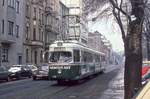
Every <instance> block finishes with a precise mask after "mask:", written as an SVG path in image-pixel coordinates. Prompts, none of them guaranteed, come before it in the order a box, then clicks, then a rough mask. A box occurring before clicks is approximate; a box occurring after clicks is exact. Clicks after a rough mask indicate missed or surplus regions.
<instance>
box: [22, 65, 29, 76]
mask: <svg viewBox="0 0 150 99" xmlns="http://www.w3.org/2000/svg"><path fill="white" fill-rule="evenodd" d="M27 74H28V73H27V68H26V67H25V66H22V67H21V76H22V77H26V76H27Z"/></svg>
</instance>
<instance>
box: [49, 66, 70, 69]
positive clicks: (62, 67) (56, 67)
mask: <svg viewBox="0 0 150 99" xmlns="http://www.w3.org/2000/svg"><path fill="white" fill-rule="evenodd" d="M49 69H70V66H50V67H49Z"/></svg>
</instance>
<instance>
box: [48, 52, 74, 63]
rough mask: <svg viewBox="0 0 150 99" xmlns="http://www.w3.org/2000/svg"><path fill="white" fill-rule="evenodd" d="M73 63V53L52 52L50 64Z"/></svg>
mask: <svg viewBox="0 0 150 99" xmlns="http://www.w3.org/2000/svg"><path fill="white" fill-rule="evenodd" d="M71 61H72V54H71V52H64V51H61V52H50V62H57V63H64V62H65V63H66V62H67V63H69V62H71Z"/></svg>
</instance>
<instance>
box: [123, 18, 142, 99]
mask: <svg viewBox="0 0 150 99" xmlns="http://www.w3.org/2000/svg"><path fill="white" fill-rule="evenodd" d="M141 23H142V20H135V21H132V22H131V23H130V24H129V33H128V35H127V37H126V40H125V56H126V60H125V76H124V77H125V78H124V81H125V82H124V85H125V99H131V98H132V97H133V96H134V95H135V92H136V91H137V90H138V89H139V88H140V87H141V69H142V42H141V39H142V26H141Z"/></svg>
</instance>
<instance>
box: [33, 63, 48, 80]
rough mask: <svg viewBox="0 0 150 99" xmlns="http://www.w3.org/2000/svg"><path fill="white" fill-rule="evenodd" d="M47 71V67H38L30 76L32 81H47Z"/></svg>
mask: <svg viewBox="0 0 150 99" xmlns="http://www.w3.org/2000/svg"><path fill="white" fill-rule="evenodd" d="M48 71H49V66H48V65H42V66H39V68H38V70H37V72H35V73H33V76H32V77H33V80H37V79H48Z"/></svg>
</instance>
